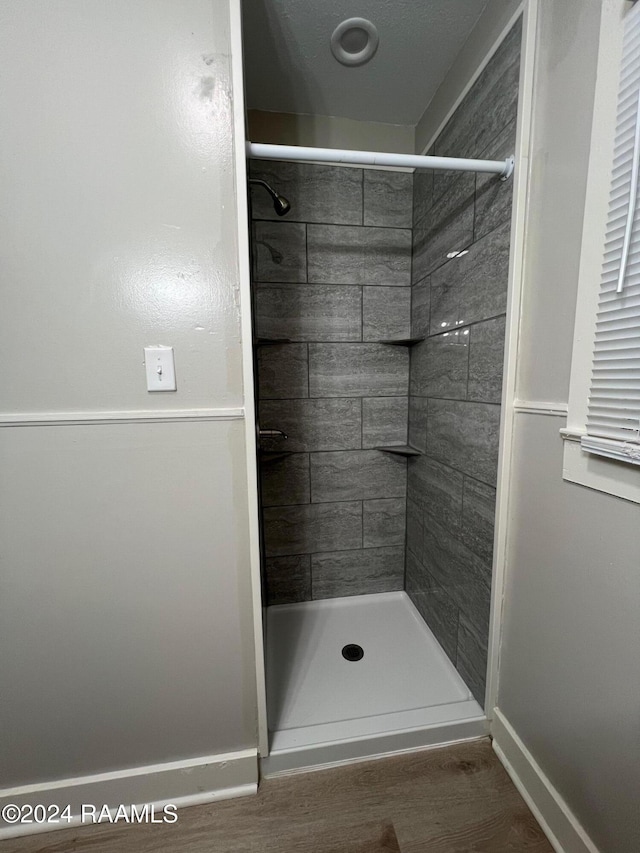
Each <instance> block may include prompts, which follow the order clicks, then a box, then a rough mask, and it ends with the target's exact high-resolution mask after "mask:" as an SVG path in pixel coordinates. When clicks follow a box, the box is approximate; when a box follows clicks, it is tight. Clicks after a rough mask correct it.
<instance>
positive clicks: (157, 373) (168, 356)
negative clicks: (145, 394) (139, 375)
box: [144, 346, 176, 391]
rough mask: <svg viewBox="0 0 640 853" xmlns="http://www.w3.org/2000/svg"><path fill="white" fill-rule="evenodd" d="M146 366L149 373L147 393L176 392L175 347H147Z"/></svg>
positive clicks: (145, 352)
mask: <svg viewBox="0 0 640 853" xmlns="http://www.w3.org/2000/svg"><path fill="white" fill-rule="evenodd" d="M144 366H145V369H146V371H147V391H175V390H176V368H175V364H174V361H173V347H163V346H155V347H145V348H144Z"/></svg>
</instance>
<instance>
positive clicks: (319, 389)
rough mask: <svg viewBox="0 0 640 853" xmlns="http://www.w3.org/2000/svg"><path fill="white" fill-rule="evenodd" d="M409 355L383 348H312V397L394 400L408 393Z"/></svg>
mask: <svg viewBox="0 0 640 853" xmlns="http://www.w3.org/2000/svg"><path fill="white" fill-rule="evenodd" d="M408 367H409V354H408V352H407V349H406V348H405V347H391V346H385V345H384V344H309V393H310V395H311V396H312V397H353V396H367V397H392V396H395V395H397V396H406V394H407V391H408V381H407V380H408Z"/></svg>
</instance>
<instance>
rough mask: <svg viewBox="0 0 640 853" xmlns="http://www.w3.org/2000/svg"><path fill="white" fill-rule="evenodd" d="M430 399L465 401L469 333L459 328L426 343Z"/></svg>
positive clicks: (427, 379) (428, 394)
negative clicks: (440, 398) (443, 398)
mask: <svg viewBox="0 0 640 853" xmlns="http://www.w3.org/2000/svg"><path fill="white" fill-rule="evenodd" d="M426 346H427V356H426V368H427V375H426V386H427V397H445V398H449V399H454V400H464V398H465V397H466V395H467V375H468V369H469V334H468V331H467V330H464V329H456V330H455V331H453V330H452V331H451V332H445V333H444V334H442V335H436V336H435V337H433V338H429V340H428V341H427V344H426Z"/></svg>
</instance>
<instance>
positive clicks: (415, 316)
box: [411, 276, 431, 338]
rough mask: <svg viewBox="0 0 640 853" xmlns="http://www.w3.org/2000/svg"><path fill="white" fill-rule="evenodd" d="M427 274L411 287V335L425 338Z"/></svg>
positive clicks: (428, 294) (428, 288)
mask: <svg viewBox="0 0 640 853" xmlns="http://www.w3.org/2000/svg"><path fill="white" fill-rule="evenodd" d="M430 283H431V280H430V278H429V276H427V277H426V278H423V279H422V281H419V282H418V283H417V284H414V285H413V287H412V288H411V337H412V338H426V336H427V335H428V334H429V300H430V292H429V291H430Z"/></svg>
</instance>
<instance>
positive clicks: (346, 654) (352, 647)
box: [342, 643, 364, 661]
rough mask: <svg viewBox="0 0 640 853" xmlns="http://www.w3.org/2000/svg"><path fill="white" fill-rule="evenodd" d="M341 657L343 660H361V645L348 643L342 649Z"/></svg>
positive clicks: (362, 653)
mask: <svg viewBox="0 0 640 853" xmlns="http://www.w3.org/2000/svg"><path fill="white" fill-rule="evenodd" d="M342 657H343V658H344V659H345V660H350V661H356V660H362V658H363V657H364V651H363V649H362V646H358V645H356V644H355V643H348V644H347V645H346V646H345V647H344V648H343V649H342Z"/></svg>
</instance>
